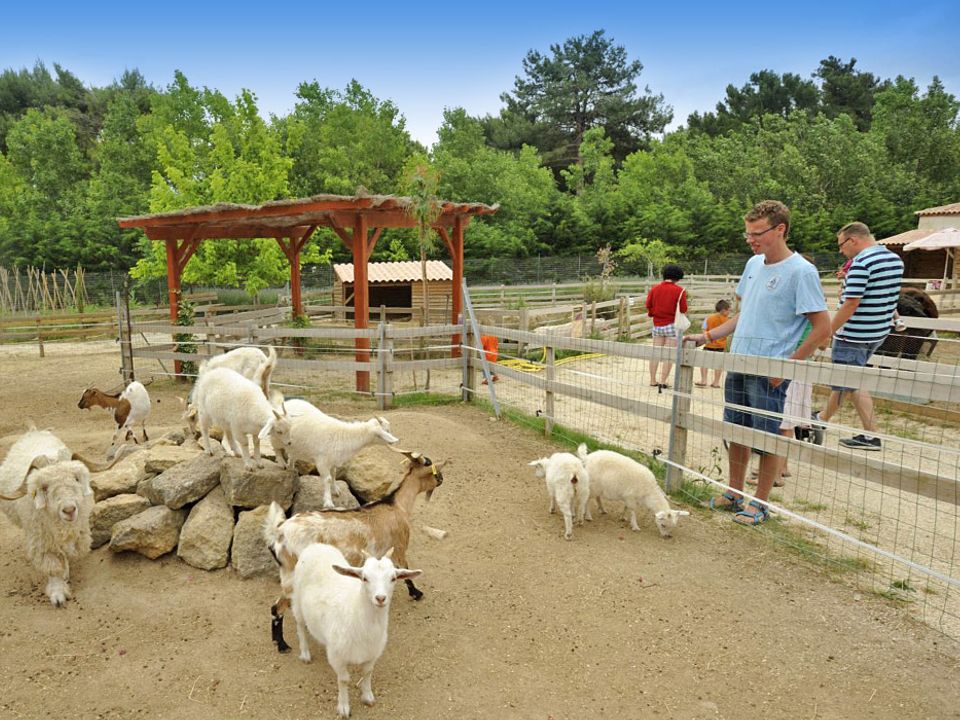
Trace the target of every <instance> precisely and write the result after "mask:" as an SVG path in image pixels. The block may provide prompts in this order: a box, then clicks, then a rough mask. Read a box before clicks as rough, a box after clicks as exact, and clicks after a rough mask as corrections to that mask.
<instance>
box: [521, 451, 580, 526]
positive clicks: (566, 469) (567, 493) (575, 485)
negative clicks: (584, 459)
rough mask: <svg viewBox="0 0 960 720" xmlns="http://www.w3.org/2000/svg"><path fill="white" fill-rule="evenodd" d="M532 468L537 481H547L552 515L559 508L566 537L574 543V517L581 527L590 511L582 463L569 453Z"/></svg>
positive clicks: (546, 460) (545, 460)
mask: <svg viewBox="0 0 960 720" xmlns="http://www.w3.org/2000/svg"><path fill="white" fill-rule="evenodd" d="M529 465H530V466H531V467H533V468H534V469H535V471H536V474H537V477H541V478H544V479H545V480H546V482H547V492H548V493H550V512H551V513H553V512H556V510H557V508H558V507H559V508H560V512H561V513H562V514H563V525H564V533H563V537H564V538H565V539H567V540H570V539H572V538H573V521H574V517H576V521H577V524H578V525H583V517H584V515H585V514H586V513H587V511H588V508H587V503H588V501H589V500H590V475H589V473H588V472H587V470H586V468H584V467H583V463H581V462H580V459H579V458H577V456H576V455H571V454H570V453H554V454H553V455H551V456H550V457H548V458H540V459H539V460H534V461H533V462H531V463H529Z"/></svg>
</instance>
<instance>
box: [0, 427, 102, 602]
mask: <svg viewBox="0 0 960 720" xmlns="http://www.w3.org/2000/svg"><path fill="white" fill-rule="evenodd" d="M73 457H74V456H73V454H72V453H71V452H70V450H69V449H68V448H67V446H66V445H64V444H63V443H62V442H61V441H60V439H59V438H58V437H57V436H56V435H54V434H53V433H51V432H48V431H46V430H36V429H31V430H30V431H29V432H27V433H26V434H24V435H23V436H22V437H21V438H20V439H19V440H17V441H16V442H15V443H14V444H13V447H11V448H10V452H9V453H7V457H6V459H4V461H3V464H2V465H0V508H2V510H3V512H4V513H5V514H6V515H7V516H8V517H9V518H10V519H11V520H12V521H13V522H14V523H15V524H16V525H18V526H20V527H21V528H22V529H23V533H24V539H25V545H26V553H27V558H28V559H29V560H30V563H31V564H32V565H33V567H34V568H35V569H36V570H37V571H39V572H40V573H42V574H43V575H44V576H45V577H46V578H47V586H46V590H45V592H46V594H47V597H48V598H50V602H51V603H53V604H54V605H55V606H57V607H61V606H62V605H63V604H64V603H65V602H66V601H67V598H69V597H70V585H69V580H70V560H71V559H75V558H78V557H80V556H81V555H83V554H85V553H87V552H88V551H89V550H90V511H91V510H92V509H93V497H92V496H93V493H92V491H91V490H90V472H89V469H88V468H87V466H86V465H85V464H84V462H77V461H74V460H72V458H73Z"/></svg>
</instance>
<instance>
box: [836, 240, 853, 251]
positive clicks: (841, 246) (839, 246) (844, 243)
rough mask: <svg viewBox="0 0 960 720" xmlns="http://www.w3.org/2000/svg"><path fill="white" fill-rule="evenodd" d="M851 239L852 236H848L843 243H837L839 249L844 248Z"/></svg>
mask: <svg viewBox="0 0 960 720" xmlns="http://www.w3.org/2000/svg"><path fill="white" fill-rule="evenodd" d="M851 240H853V238H852V237H848V238H846V239H845V240H844V241H843V242H842V243H840V244H839V245H837V250H843V246H844V245H846V244H847V243H848V242H850V241H851Z"/></svg>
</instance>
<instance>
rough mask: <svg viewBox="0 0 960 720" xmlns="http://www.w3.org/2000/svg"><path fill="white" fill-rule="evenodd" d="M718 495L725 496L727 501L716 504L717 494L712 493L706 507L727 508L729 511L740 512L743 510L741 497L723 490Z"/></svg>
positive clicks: (712, 508)
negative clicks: (721, 493)
mask: <svg viewBox="0 0 960 720" xmlns="http://www.w3.org/2000/svg"><path fill="white" fill-rule="evenodd" d="M720 497H722V498H726V499H727V500H729V501H730V502H729V503H724V504H723V505H717V496H716V495H714V496H713V497H712V498H710V500H708V501H707V507H709V508H710V509H711V510H729V511H730V512H742V511H743V498H742V497H738V496H736V495H734V494H733V493H731V492H725V493H723V495H721V496H720Z"/></svg>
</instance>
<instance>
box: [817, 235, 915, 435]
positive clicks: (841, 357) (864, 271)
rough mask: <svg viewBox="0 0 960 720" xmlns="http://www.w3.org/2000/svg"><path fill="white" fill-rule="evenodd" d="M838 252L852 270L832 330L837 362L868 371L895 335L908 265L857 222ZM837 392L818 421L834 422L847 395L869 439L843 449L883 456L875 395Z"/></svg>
mask: <svg viewBox="0 0 960 720" xmlns="http://www.w3.org/2000/svg"><path fill="white" fill-rule="evenodd" d="M837 247H838V248H839V250H840V252H841V253H843V254H844V255H845V256H846V257H847V258H849V259H851V260H852V262H851V263H850V268H849V269H848V270H847V276H846V283H845V285H844V287H843V295H842V296H841V298H840V302H841V304H840V309H839V310H837V313H836V314H835V315H834V316H833V323H832V325H831V330H832V332H833V347H832V348H831V357H832V359H833V362H834V364H837V365H854V366H856V367H863V366H864V365H866V364H867V361H868V360H869V359H870V356H871V355H873V353H874V352H875V351H876V350H877V348H878V347H880V346H881V345H882V344H883V341H884V340H886V339H887V335H889V334H890V330H891V327H892V324H893V313H894V312H895V311H896V309H897V301H898V300H899V299H900V285H901V283H902V282H903V260H901V259H900V258H899V257H898V256H897V255H896V254H895V253H892V252H890V251H889V250H888V249H887V248H885V247H883V246H882V245H878V244H877V241H876V240H875V239H874V237H873V235H872V234H871V233H870V228H868V227H867V226H866V225H864V224H863V223H862V222H852V223H849V224H847V225H844V226H843V227H842V228H840V232H838V233H837ZM831 390H832V392H831V393H830V399H829V400H828V401H827V408H826V409H825V410H824V411H822V412H820V413H818V414H816V415H815V418H814V419H816V420H823V421H824V422H829V421H830V418H832V417H833V416H834V414H835V413H836V412H837V410H838V409H839V408H840V402H841V400H842V399H843V396H844V394H846V395H848V396H849V397H850V400H851V401H852V402H853V406H854V408H856V410H857V415H859V416H860V422H861V423H863V429H864V430H865V431H866V433H865V434H861V435H855V436H854V437H852V438H844V439H842V440H841V441H840V444H841V445H844V446H846V447H849V448H858V449H862V450H880V449H881V444H880V438H878V437H874V433H875V432H876V430H877V425H876V421H875V419H874V415H873V399H872V398H871V397H870V393H868V392H867V391H866V390H859V389H857V388H849V387H843V386H833V387H832V388H831Z"/></svg>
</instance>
